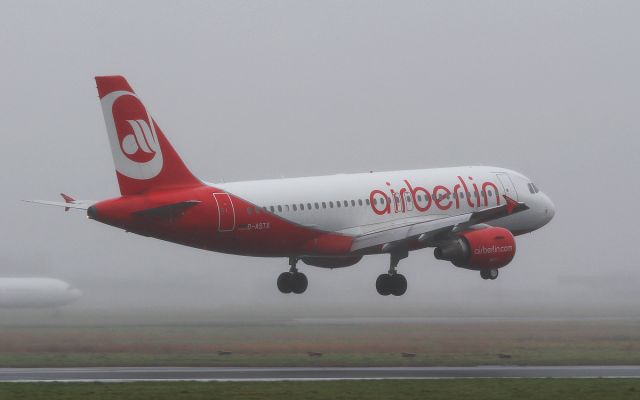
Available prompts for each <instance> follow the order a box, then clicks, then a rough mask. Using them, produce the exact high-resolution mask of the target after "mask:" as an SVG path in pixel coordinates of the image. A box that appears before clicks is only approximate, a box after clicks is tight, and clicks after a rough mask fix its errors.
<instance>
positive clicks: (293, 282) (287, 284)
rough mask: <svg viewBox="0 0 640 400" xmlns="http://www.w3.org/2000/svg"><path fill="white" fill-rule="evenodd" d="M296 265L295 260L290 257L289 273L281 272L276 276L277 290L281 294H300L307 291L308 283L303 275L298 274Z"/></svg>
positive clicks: (296, 261) (296, 260)
mask: <svg viewBox="0 0 640 400" xmlns="http://www.w3.org/2000/svg"><path fill="white" fill-rule="evenodd" d="M297 263H298V259H297V258H295V257H290V258H289V265H290V266H291V268H290V269H289V272H283V273H281V274H280V276H278V290H280V291H281V292H282V293H295V294H300V293H304V291H305V290H307V286H309V281H308V280H307V276H306V275H305V274H303V273H302V272H298V269H297V268H296V264H297Z"/></svg>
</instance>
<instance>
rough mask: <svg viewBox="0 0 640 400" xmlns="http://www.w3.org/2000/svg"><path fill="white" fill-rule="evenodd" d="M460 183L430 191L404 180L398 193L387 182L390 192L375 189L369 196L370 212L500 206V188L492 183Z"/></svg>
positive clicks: (436, 187)
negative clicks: (490, 203)
mask: <svg viewBox="0 0 640 400" xmlns="http://www.w3.org/2000/svg"><path fill="white" fill-rule="evenodd" d="M457 180H458V182H459V183H456V184H455V185H453V187H447V186H444V185H436V186H434V187H433V189H431V190H429V189H426V188H424V187H421V186H413V185H412V184H411V183H410V182H409V181H408V180H406V179H405V180H404V187H402V188H400V189H398V190H396V189H394V188H393V187H392V186H391V183H389V182H386V185H387V188H386V190H387V192H385V191H383V190H380V189H374V190H372V191H371V193H370V194H369V202H370V204H371V209H372V210H373V212H374V213H376V214H378V215H384V214H391V213H404V212H408V211H412V210H413V209H415V210H416V211H419V212H427V211H429V209H430V208H431V207H437V208H438V209H440V210H448V209H450V208H452V207H453V208H455V209H459V208H460V207H461V206H462V207H466V206H468V207H470V208H474V207H483V206H484V207H488V206H489V201H490V200H492V201H494V202H495V204H496V205H497V206H499V205H500V196H499V195H498V193H499V192H498V187H497V186H496V184H495V183H493V182H483V183H481V184H476V182H474V180H473V177H471V176H470V177H469V179H468V180H465V179H463V178H462V177H461V176H458V177H457ZM465 204H466V205H465Z"/></svg>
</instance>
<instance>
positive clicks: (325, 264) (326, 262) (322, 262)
mask: <svg viewBox="0 0 640 400" xmlns="http://www.w3.org/2000/svg"><path fill="white" fill-rule="evenodd" d="M361 259H362V256H352V257H303V258H302V262H303V263H305V264H307V265H311V266H314V267H320V268H344V267H350V266H352V265H354V264H356V263H357V262H358V261H360V260H361Z"/></svg>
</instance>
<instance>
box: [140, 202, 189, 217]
mask: <svg viewBox="0 0 640 400" xmlns="http://www.w3.org/2000/svg"><path fill="white" fill-rule="evenodd" d="M196 204H200V201H198V200H187V201H181V202H179V203H173V204H168V205H165V206H160V207H154V208H147V209H144V210H140V211H136V212H134V213H133V215H136V216H138V217H145V218H173V217H177V216H178V215H180V214H181V213H182V212H183V211H184V210H186V209H187V208H191V207H193V206H195V205H196Z"/></svg>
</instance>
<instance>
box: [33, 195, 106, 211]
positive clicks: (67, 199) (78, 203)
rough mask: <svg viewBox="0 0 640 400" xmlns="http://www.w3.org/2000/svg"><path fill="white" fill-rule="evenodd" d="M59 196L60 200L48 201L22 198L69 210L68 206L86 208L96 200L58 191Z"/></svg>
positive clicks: (79, 208)
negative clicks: (78, 198)
mask: <svg viewBox="0 0 640 400" xmlns="http://www.w3.org/2000/svg"><path fill="white" fill-rule="evenodd" d="M60 196H62V198H63V199H64V202H62V201H48V200H23V201H26V202H27V203H35V204H44V205H46V206H56V207H64V210H65V211H69V209H70V208H74V209H78V210H86V209H88V208H89V207H91V206H92V205H93V204H95V203H96V202H95V201H93V200H76V199H74V198H73V197H71V196H69V195H66V194H64V193H60Z"/></svg>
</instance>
